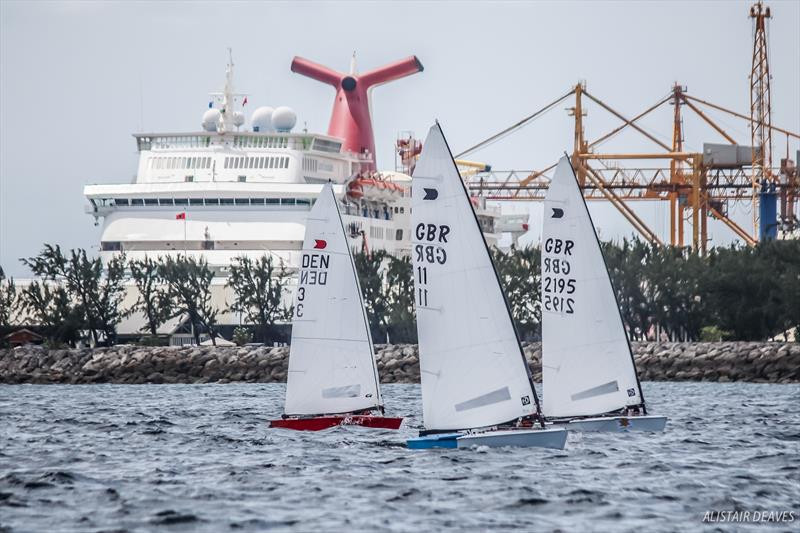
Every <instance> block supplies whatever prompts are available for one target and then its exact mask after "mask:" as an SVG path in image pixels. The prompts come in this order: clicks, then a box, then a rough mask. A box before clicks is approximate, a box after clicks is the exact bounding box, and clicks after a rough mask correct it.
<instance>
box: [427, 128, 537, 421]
mask: <svg viewBox="0 0 800 533" xmlns="http://www.w3.org/2000/svg"><path fill="white" fill-rule="evenodd" d="M411 205H412V211H411V222H412V224H411V231H412V235H411V239H412V245H411V255H412V259H413V265H414V283H415V302H416V312H417V332H418V334H419V358H420V370H421V377H422V404H423V418H424V423H425V427H426V428H427V429H429V430H449V429H468V428H478V427H484V426H490V425H494V424H499V423H503V422H508V421H510V420H514V419H516V418H518V417H521V416H526V415H530V414H533V413H535V412H536V403H537V401H536V398H535V396H534V391H533V390H532V386H531V382H530V379H529V377H528V369H527V366H526V365H527V364H526V363H525V361H524V358H523V355H522V352H521V349H520V346H519V342H518V340H517V336H516V333H515V331H514V328H513V325H512V323H511V319H510V316H509V312H508V308H507V306H506V303H505V300H504V297H503V293H502V292H501V288H500V282H499V280H498V278H497V275H496V273H495V271H494V266H493V265H492V260H491V257H490V256H489V251H488V249H487V247H486V243H485V241H484V239H483V235H482V233H481V230H480V227H479V225H478V221H477V219H476V217H475V213H474V211H473V209H472V205H471V203H470V199H469V196H468V195H467V191H466V189H465V187H464V184H463V182H462V181H461V177H460V176H459V174H458V170H457V169H456V166H455V163H454V161H453V158H452V155H451V153H450V149H449V148H448V146H447V143H446V141H445V139H444V136H443V135H442V132H441V129H440V128H439V126H438V124H437V125H435V126H433V127H432V128H431V130H430V132H429V133H428V138H427V139H426V140H425V144H424V149H423V151H422V156H421V157H420V159H419V162H418V163H417V166H416V169H415V170H414V177H413V187H412V202H411Z"/></svg>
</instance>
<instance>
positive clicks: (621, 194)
mask: <svg viewBox="0 0 800 533" xmlns="http://www.w3.org/2000/svg"><path fill="white" fill-rule="evenodd" d="M750 16H751V18H753V20H754V25H755V38H754V47H753V67H752V71H751V73H750V93H751V98H750V101H751V110H750V116H747V115H744V114H741V113H737V112H735V111H732V110H730V109H726V108H724V107H722V106H719V105H716V104H714V103H712V102H710V101H708V100H705V99H701V98H698V97H695V96H693V95H691V94H689V93H688V92H687V89H686V87H684V86H681V85H680V84H678V83H675V84H674V85H673V87H672V89H671V91H670V92H669V94H668V96H666V97H664V98H662V99H661V100H659V101H658V102H656V103H655V104H653V105H652V106H650V107H648V108H647V109H645V110H644V111H642V112H641V113H639V114H637V115H635V116H633V117H631V118H628V117H627V116H625V115H623V114H622V113H620V112H619V111H617V110H616V109H614V108H612V107H611V106H610V105H608V104H606V103H605V102H604V101H602V100H601V99H599V98H597V97H595V96H593V95H592V94H591V93H589V92H588V91H587V90H586V86H585V84H583V83H578V84H576V85H575V86H574V87H573V88H571V89H570V90H569V91H568V92H567V93H566V94H564V95H562V96H560V97H559V98H557V99H556V100H554V101H552V102H550V103H549V104H547V105H546V106H545V107H543V108H541V109H540V110H538V111H536V112H535V113H533V114H531V115H529V116H527V117H525V118H523V119H522V120H520V121H518V122H517V123H515V124H514V125H512V126H510V127H509V128H506V129H504V130H503V131H501V132H499V133H497V134H495V135H492V136H491V137H489V138H488V139H486V140H484V141H481V142H480V143H478V144H476V145H474V146H472V147H470V148H468V149H466V150H464V151H463V152H461V153H459V154H457V155H456V157H457V158H463V157H466V156H467V155H469V154H472V153H473V152H475V151H477V150H478V149H480V148H482V147H484V146H486V145H487V144H490V143H493V142H495V141H497V140H499V139H501V138H503V137H504V136H506V135H508V134H510V133H512V132H514V131H516V130H518V129H520V128H522V127H524V126H526V125H528V124H530V123H531V122H533V121H534V120H536V119H537V118H539V117H540V116H542V115H543V114H545V113H547V112H548V111H550V110H552V109H553V108H555V107H556V106H557V105H559V104H561V103H562V102H564V101H566V100H567V99H569V98H571V97H572V98H574V105H573V106H572V107H570V108H569V113H570V115H571V116H572V117H573V119H574V142H573V150H572V154H571V159H572V164H573V167H574V168H575V171H576V175H577V177H578V180H579V181H580V183H581V186H582V187H583V189H584V195H585V197H586V199H588V200H606V201H609V202H611V203H612V204H613V205H614V206H615V207H616V208H617V209H618V210H619V211H620V212H621V213H622V214H623V215H624V216H625V218H626V219H627V220H628V221H629V222H630V223H631V224H632V226H633V227H634V228H635V229H636V230H637V231H638V232H639V233H640V234H641V235H642V236H643V237H644V238H645V239H647V240H648V241H650V242H652V243H654V244H662V239H661V237H660V236H659V235H658V234H657V233H655V232H654V231H652V230H651V229H650V228H649V227H648V226H647V224H646V223H645V222H644V221H643V220H642V218H641V217H639V216H638V215H637V214H636V212H635V211H634V209H633V208H632V207H631V205H630V203H631V202H632V201H634V200H660V201H665V202H669V210H670V230H669V242H670V244H672V245H675V246H685V245H687V244H690V245H691V247H692V249H693V250H695V251H697V252H699V253H704V252H705V251H706V247H707V243H708V227H707V221H708V218H709V217H713V218H714V219H717V220H720V221H721V222H723V223H724V224H725V225H726V226H727V227H728V228H730V229H731V230H732V231H733V232H734V233H735V234H736V235H737V236H738V237H739V238H740V239H741V240H743V241H744V242H746V243H747V244H748V245H751V246H752V245H755V244H756V243H757V242H758V240H759V239H760V238H769V237H771V236H774V235H775V233H776V231H775V230H776V229H777V228H776V227H775V224H772V225H766V226H765V225H763V224H762V225H761V226H759V212H760V210H759V203H760V200H761V199H762V198H766V199H767V200H768V201H769V202H772V203H773V205H774V202H775V199H776V197H778V196H780V202H781V210H780V220H779V221H778V225H780V226H781V228H782V230H783V231H784V234H791V233H792V232H796V231H797V230H798V229H800V224H798V213H797V212H796V206H797V205H798V202H797V198H798V191H800V183H799V182H798V180H799V179H800V177H799V176H798V172H797V169H796V168H795V165H794V162H793V161H792V160H791V159H790V158H789V155H788V153H787V157H786V158H785V159H783V160H782V164H781V166H780V167H779V168H773V166H772V159H771V158H772V135H773V133H778V134H782V135H785V136H786V139H787V147H788V143H789V139H795V140H798V139H800V135H798V133H796V132H792V131H789V130H786V129H783V128H779V127H776V126H773V125H772V121H771V112H770V83H769V82H770V74H769V66H768V61H767V46H766V42H767V41H766V23H765V21H766V19H768V18H770V16H771V13H770V9H769V8H768V7H765V6H764V5H763V4H762V3H761V2H758V3H756V4H755V5H753V7H752V8H751V11H750ZM585 98H588V99H589V100H590V101H591V102H593V103H594V104H596V105H598V106H599V107H600V108H602V109H604V110H605V111H607V112H609V113H611V114H612V115H613V116H615V117H616V118H617V119H619V120H620V121H621V122H622V124H620V125H619V126H618V127H616V128H614V129H613V130H611V131H609V132H607V133H606V134H605V135H602V136H600V137H599V138H597V139H595V140H594V141H592V142H588V141H587V140H586V139H585V137H584V117H585V101H584V99H585ZM664 105H672V106H673V113H672V143H671V144H670V145H668V144H666V143H664V142H662V141H661V140H659V139H658V138H656V137H655V136H654V135H652V134H650V133H648V132H647V131H646V130H645V129H644V128H642V127H641V126H639V124H638V123H639V122H640V120H641V119H642V118H643V117H645V116H647V115H649V114H650V113H652V112H653V111H655V110H656V109H658V108H660V107H661V106H664ZM709 109H712V110H714V111H716V112H720V113H724V114H727V115H729V116H732V117H736V118H738V119H742V120H746V121H747V122H748V123H749V125H750V130H751V139H750V144H749V145H740V144H739V143H737V142H736V140H735V139H734V138H733V137H732V136H731V135H729V134H728V132H727V131H726V130H725V129H723V128H722V127H721V126H720V125H719V124H718V123H717V122H716V121H714V120H713V119H712V118H711V117H710V115H709V111H708V110H709ZM685 110H690V111H691V112H693V113H694V114H695V115H696V116H698V117H700V119H702V121H704V122H705V123H707V124H708V125H709V126H710V127H711V128H712V129H713V130H714V131H715V132H716V133H717V134H718V135H719V136H721V137H722V139H724V141H725V142H724V144H705V145H704V146H703V152H702V153H698V152H687V151H685V148H684V131H683V113H684V111H685ZM624 129H631V130H634V131H636V132H638V133H639V134H641V135H642V136H644V137H645V138H646V139H648V140H649V141H650V142H652V143H653V144H655V145H656V146H657V147H658V149H657V150H654V151H652V152H646V153H603V152H599V151H597V150H598V148H599V146H600V144H601V143H603V142H604V141H606V140H608V139H610V138H611V137H613V136H615V135H617V134H618V133H619V132H621V131H622V130H624ZM626 160H627V161H632V160H633V161H649V160H652V161H655V162H660V163H661V164H660V165H658V166H653V167H650V168H642V167H638V168H624V167H623V166H622V165H621V163H620V162H621V161H626ZM555 166H556V165H555V164H553V165H551V166H548V167H547V168H544V169H542V170H538V171H494V170H489V171H483V172H473V173H468V174H467V175H466V176H464V178H465V181H466V182H467V184H468V186H469V188H470V189H471V190H472V192H473V193H474V194H477V195H480V196H483V197H485V198H486V199H489V200H527V201H531V200H534V201H536V200H542V199H543V198H544V194H545V192H546V190H547V187H548V185H549V181H550V178H549V173H550V172H551V171H552V170H553V169H554V168H555ZM733 202H744V203H748V204H750V206H751V208H752V211H753V228H752V231H748V230H746V229H745V228H743V227H741V226H740V225H739V224H737V223H736V222H735V221H734V220H732V219H731V218H730V217H729V216H728V207H729V205H730V204H732V203H733ZM762 207H764V206H762ZM761 211H763V209H762V210H761ZM687 223H688V224H689V225H690V226H691V243H687V242H686V234H685V229H686V224H687Z"/></svg>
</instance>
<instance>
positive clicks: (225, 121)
mask: <svg viewBox="0 0 800 533" xmlns="http://www.w3.org/2000/svg"><path fill="white" fill-rule="evenodd" d="M211 96H212V97H213V98H214V99H215V100H217V101H218V102H219V103H220V106H221V107H220V110H219V112H220V121H219V126H218V131H219V133H220V134H225V133H227V132H229V131H234V128H235V127H237V126H239V125H241V124H236V117H235V114H236V103H237V99H238V98H242V97H246V96H247V95H245V94H242V93H236V92H234V89H233V50H232V49H231V48H228V65H227V67H226V68H225V86H224V87H223V89H222V92H221V93H211Z"/></svg>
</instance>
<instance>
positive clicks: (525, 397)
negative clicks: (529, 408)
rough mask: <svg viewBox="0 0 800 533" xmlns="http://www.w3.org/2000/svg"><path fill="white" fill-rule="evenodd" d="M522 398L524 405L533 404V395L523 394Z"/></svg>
mask: <svg viewBox="0 0 800 533" xmlns="http://www.w3.org/2000/svg"><path fill="white" fill-rule="evenodd" d="M521 399H522V405H530V404H531V397H530V396H523V397H522V398H521Z"/></svg>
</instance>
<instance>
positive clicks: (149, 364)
mask: <svg viewBox="0 0 800 533" xmlns="http://www.w3.org/2000/svg"><path fill="white" fill-rule="evenodd" d="M632 346H633V350H634V353H635V358H636V365H637V367H638V369H639V374H640V378H641V379H642V381H716V382H729V381H751V382H757V383H800V343H778V342H770V343H759V342H687V343H654V342H639V343H633V344H632ZM523 347H524V351H525V356H526V357H527V359H528V362H529V364H530V366H531V370H532V372H533V375H534V379H535V380H536V381H537V382H540V381H541V344H540V343H525V344H523ZM375 349H376V356H377V361H378V370H379V372H380V376H381V381H382V382H383V383H418V382H419V362H418V358H417V346H416V345H410V344H406V345H377V346H376V347H375ZM288 353H289V348H288V347H277V348H273V347H265V346H243V347H213V346H202V347H182V348H179V347H143V346H133V345H119V346H114V347H111V348H97V349H69V350H47V349H45V348H42V347H40V346H25V347H19V348H14V349H2V350H0V383H230V382H258V383H282V382H285V381H286V370H287V363H288Z"/></svg>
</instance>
